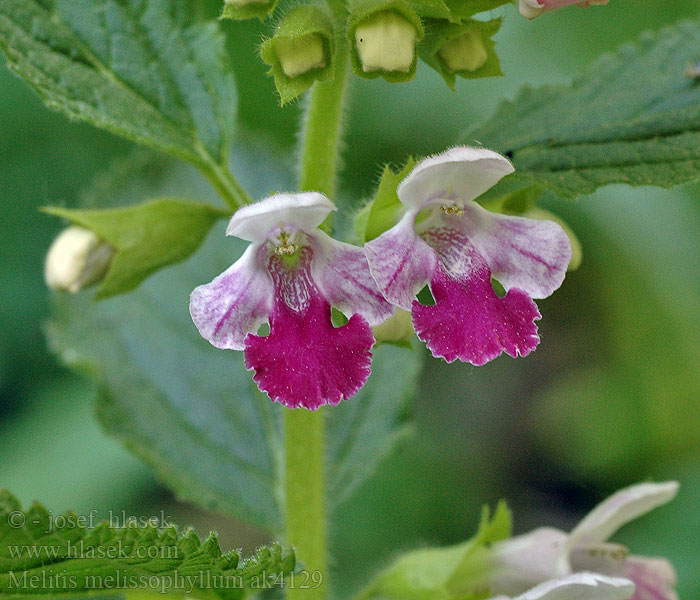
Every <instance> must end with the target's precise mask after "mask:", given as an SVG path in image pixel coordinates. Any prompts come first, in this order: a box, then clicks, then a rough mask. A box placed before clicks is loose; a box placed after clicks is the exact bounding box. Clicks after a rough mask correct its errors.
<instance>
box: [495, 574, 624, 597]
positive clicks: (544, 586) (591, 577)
mask: <svg viewBox="0 0 700 600" xmlns="http://www.w3.org/2000/svg"><path fill="white" fill-rule="evenodd" d="M633 593H634V584H633V583H632V582H631V581H630V580H629V579H623V578H620V577H605V576H604V575H599V574H597V573H576V574H575V575H569V576H568V577H562V578H559V579H552V580H550V581H545V582H543V583H540V584H539V585H537V586H535V587H534V588H532V589H530V590H528V591H527V592H525V593H523V594H519V595H518V596H516V597H515V598H512V599H511V598H510V597H509V596H495V597H493V598H491V599H490V600H583V599H584V598H585V600H628V599H629V598H631V597H632V594H633Z"/></svg>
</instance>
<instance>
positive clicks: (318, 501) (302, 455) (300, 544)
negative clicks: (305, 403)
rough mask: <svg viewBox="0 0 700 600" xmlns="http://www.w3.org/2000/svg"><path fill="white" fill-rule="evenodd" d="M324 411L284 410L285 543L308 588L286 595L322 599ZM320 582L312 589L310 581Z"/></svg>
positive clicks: (324, 555) (325, 573) (324, 585)
mask: <svg viewBox="0 0 700 600" xmlns="http://www.w3.org/2000/svg"><path fill="white" fill-rule="evenodd" d="M323 416H324V412H323V411H320V412H310V411H307V410H304V409H296V410H287V411H285V418H284V426H285V450H286V452H285V457H286V460H285V466H286V505H287V506H286V508H287V542H288V543H289V544H291V545H292V546H294V547H295V548H296V552H297V558H298V560H299V561H300V562H301V563H303V566H304V570H305V571H306V572H307V573H305V574H304V576H303V577H299V578H297V580H296V581H295V583H296V584H301V583H303V582H304V581H305V580H307V585H308V586H309V587H308V588H306V589H304V588H300V587H296V586H294V587H292V586H291V585H290V587H289V588H288V590H287V598H288V599H289V600H294V599H296V598H301V599H304V600H323V599H324V598H326V597H327V596H328V581H327V580H328V569H327V566H328V557H327V554H328V548H327V542H326V540H327V535H328V531H327V517H326V506H325V504H326V503H325V494H326V486H325V481H326V478H325V472H324V471H325V461H324V457H325V452H324V450H325V443H324V442H325V440H324V437H325V432H324V429H325V428H324V418H323ZM315 573H320V578H322V580H323V582H322V584H321V585H320V586H318V587H316V588H313V585H314V584H312V583H311V582H312V581H318V580H319V575H315Z"/></svg>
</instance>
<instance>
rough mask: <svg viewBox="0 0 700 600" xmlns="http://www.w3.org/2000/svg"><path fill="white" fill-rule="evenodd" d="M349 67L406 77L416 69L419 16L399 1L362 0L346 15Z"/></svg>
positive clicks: (366, 74) (369, 73) (388, 77)
mask: <svg viewBox="0 0 700 600" xmlns="http://www.w3.org/2000/svg"><path fill="white" fill-rule="evenodd" d="M348 37H349V39H350V42H351V44H352V54H351V56H352V61H353V70H354V71H355V73H356V74H357V75H360V76H361V77H368V78H374V77H380V76H381V77H384V79H386V80H388V81H408V80H409V79H411V78H413V76H414V74H415V70H416V45H417V44H418V42H419V41H420V40H421V39H422V38H423V26H422V25H421V21H420V17H419V16H418V14H417V13H416V12H415V11H413V9H411V8H408V7H407V6H405V5H403V4H402V3H401V2H400V1H393V2H388V3H387V2H384V3H382V2H380V3H379V4H378V5H377V3H376V2H371V3H365V4H364V5H363V6H362V8H360V9H359V10H355V11H353V13H352V14H351V17H350V27H349V28H348Z"/></svg>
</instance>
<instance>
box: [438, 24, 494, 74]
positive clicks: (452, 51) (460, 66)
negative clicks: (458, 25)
mask: <svg viewBox="0 0 700 600" xmlns="http://www.w3.org/2000/svg"><path fill="white" fill-rule="evenodd" d="M438 56H439V57H440V59H441V60H442V62H443V63H444V64H445V66H446V67H447V69H448V71H450V72H451V73H457V72H458V71H476V70H477V69H478V68H480V67H483V66H484V63H485V62H486V60H487V59H488V57H489V55H488V52H487V51H486V47H485V46H484V40H483V39H482V37H481V33H480V32H478V31H476V30H471V31H467V32H465V33H463V34H462V35H460V36H458V37H455V38H452V39H449V40H447V42H445V45H444V46H443V47H442V48H440V50H438Z"/></svg>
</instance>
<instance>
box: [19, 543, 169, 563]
mask: <svg viewBox="0 0 700 600" xmlns="http://www.w3.org/2000/svg"><path fill="white" fill-rule="evenodd" d="M7 551H8V554H9V555H10V558H45V559H48V560H58V559H61V560H64V559H69V558H110V559H120V558H123V559H127V558H143V559H153V560H155V559H176V558H178V556H179V554H178V548H177V546H136V547H134V546H133V545H129V546H128V548H125V547H124V545H123V543H122V541H121V540H117V541H116V543H114V544H111V545H109V546H94V545H91V544H88V545H85V542H84V541H83V540H79V541H77V542H71V541H70V540H67V541H66V542H65V543H63V544H57V545H53V546H52V545H37V546H29V545H24V546H20V545H16V546H15V545H11V544H8V546H7Z"/></svg>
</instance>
